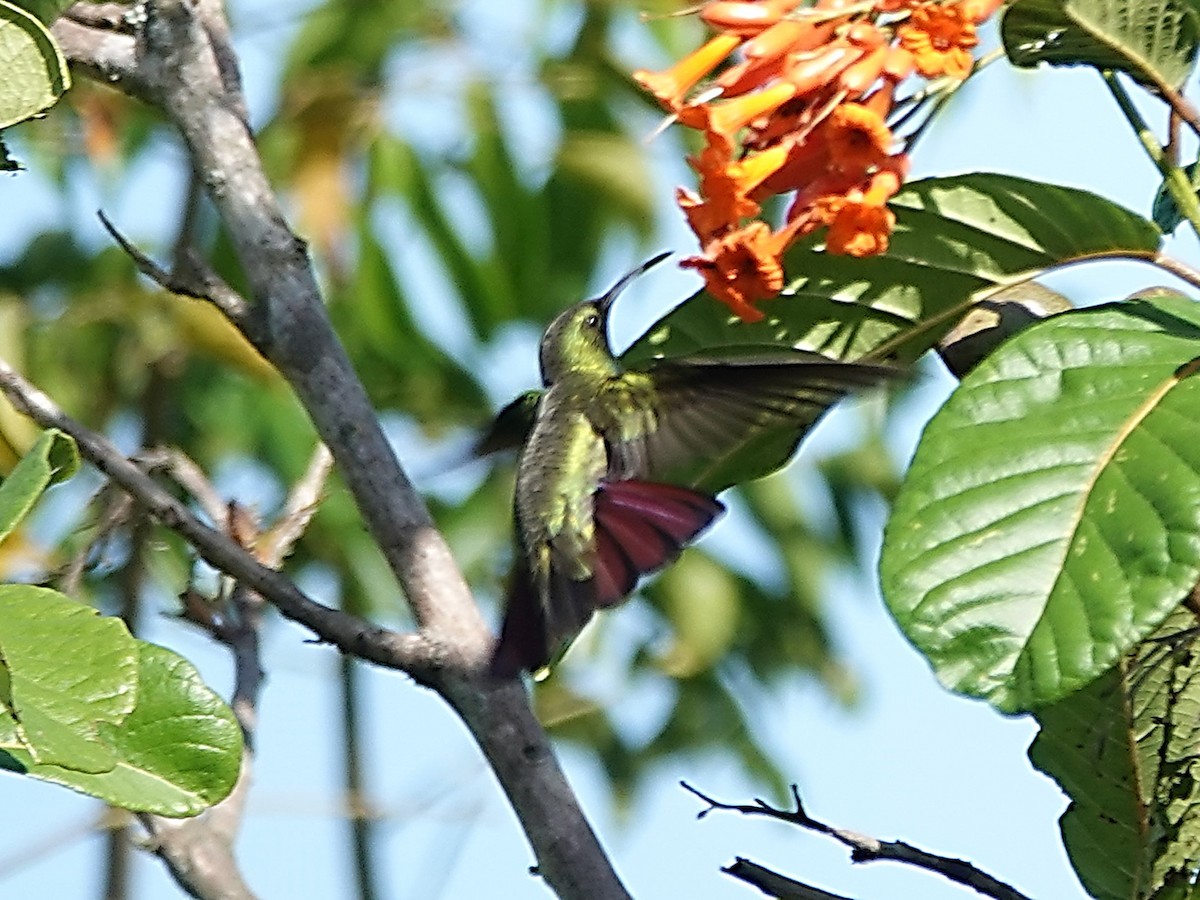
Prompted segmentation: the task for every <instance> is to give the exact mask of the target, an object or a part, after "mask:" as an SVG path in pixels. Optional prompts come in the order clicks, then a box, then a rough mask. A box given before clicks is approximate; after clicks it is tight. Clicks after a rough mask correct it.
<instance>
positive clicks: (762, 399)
mask: <svg viewBox="0 0 1200 900" xmlns="http://www.w3.org/2000/svg"><path fill="white" fill-rule="evenodd" d="M646 372H647V374H649V375H651V376H652V377H653V381H654V410H655V415H654V420H653V426H652V427H647V428H646V429H644V430H643V432H642V433H641V434H639V435H636V436H634V437H632V438H628V439H625V440H615V441H614V440H611V439H610V445H609V446H610V466H609V472H610V476H611V477H616V478H639V479H648V480H652V481H677V480H680V479H682V480H684V481H685V482H686V481H687V476H686V475H682V474H681V473H687V472H688V471H689V470H692V469H694V468H695V467H696V466H697V465H701V464H704V463H707V462H711V461H714V460H720V459H723V458H725V457H727V456H729V455H730V454H732V453H734V452H735V451H737V450H738V449H739V448H740V447H742V446H745V445H747V444H748V443H749V442H750V441H752V440H753V439H754V438H755V437H757V436H761V435H763V434H765V433H767V432H772V431H779V432H783V433H788V432H795V434H796V437H797V438H798V437H799V436H800V434H802V433H803V431H804V430H805V429H807V428H808V427H809V426H811V425H812V424H813V423H814V422H816V420H817V419H818V418H820V416H821V415H822V414H823V413H824V412H825V411H826V410H827V409H828V408H829V407H830V406H832V405H833V404H834V403H835V402H837V401H838V400H839V399H840V398H841V397H843V396H845V395H846V394H848V393H850V392H851V391H854V390H857V389H860V388H864V387H870V386H872V385H876V384H879V383H881V382H883V381H886V380H888V379H889V378H894V377H896V375H897V374H898V370H897V369H895V368H893V367H891V366H885V365H876V364H869V363H846V362H836V361H832V360H827V359H825V358H824V357H813V356H811V355H809V354H801V353H796V354H789V355H788V356H785V357H782V358H780V357H745V358H735V359H733V360H728V359H726V360H711V359H680V360H671V361H662V362H658V363H655V364H653V365H652V366H649V367H647V369H646Z"/></svg>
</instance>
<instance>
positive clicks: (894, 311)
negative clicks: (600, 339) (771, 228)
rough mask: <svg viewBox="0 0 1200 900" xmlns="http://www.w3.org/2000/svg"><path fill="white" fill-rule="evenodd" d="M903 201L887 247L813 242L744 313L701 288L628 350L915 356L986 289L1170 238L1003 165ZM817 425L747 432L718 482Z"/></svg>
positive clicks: (761, 468) (769, 460)
mask: <svg viewBox="0 0 1200 900" xmlns="http://www.w3.org/2000/svg"><path fill="white" fill-rule="evenodd" d="M893 206H894V208H895V211H896V216H897V222H896V230H895V234H894V236H893V241H892V246H891V247H890V249H889V250H888V252H887V253H886V254H884V255H883V256H879V257H870V258H866V259H851V258H848V257H843V256H833V255H830V254H826V253H822V252H819V250H818V248H817V246H816V245H815V244H813V243H811V242H810V243H808V244H805V245H802V246H800V247H798V248H796V249H794V250H793V251H791V252H790V253H789V256H788V260H787V262H788V271H789V272H791V273H799V272H803V273H804V274H803V275H802V276H801V277H799V278H797V279H796V280H795V281H794V282H793V283H792V285H791V287H790V288H789V290H788V291H787V292H785V294H784V295H783V296H781V297H779V298H778V299H776V300H774V301H771V302H769V303H766V304H764V305H763V309H764V311H765V312H766V313H767V318H766V319H765V320H763V321H761V322H756V323H750V324H747V323H744V322H741V321H738V320H736V319H733V318H731V317H730V316H729V315H728V313H727V312H726V311H725V307H723V306H721V305H720V304H718V303H716V302H715V301H712V300H711V299H710V298H708V297H707V296H706V295H705V294H703V293H701V294H698V295H696V296H695V297H693V298H692V299H690V300H688V301H687V302H685V303H684V304H683V305H682V306H680V307H678V308H677V309H675V310H674V311H672V312H670V313H668V314H667V315H666V316H664V317H663V318H662V319H660V320H659V322H657V323H656V324H655V325H654V326H652V327H651V328H650V330H649V331H648V332H647V333H646V334H645V336H643V337H642V338H641V339H640V340H638V341H637V342H636V343H635V344H634V345H633V346H632V347H631V348H630V349H629V351H628V352H627V353H626V354H625V356H624V359H625V360H626V361H627V362H631V363H635V362H638V361H641V360H645V359H647V358H649V357H653V356H667V357H670V356H678V355H686V354H689V353H699V354H704V355H709V356H711V355H714V354H717V353H720V352H722V351H732V350H739V349H742V350H744V349H746V348H751V349H757V350H768V351H778V350H780V349H782V348H788V347H794V348H798V349H803V350H815V351H818V352H820V353H823V354H825V355H827V356H833V357H836V358H839V359H859V358H864V357H865V358H879V357H888V358H898V359H900V360H911V359H915V358H916V357H917V356H919V355H920V354H921V353H923V352H924V351H925V350H927V349H929V348H930V347H932V346H934V345H935V344H936V343H937V342H938V341H939V340H941V339H942V337H943V336H944V335H945V334H946V333H947V332H948V331H950V329H951V328H952V327H953V326H954V325H955V323H956V322H958V321H959V320H960V319H961V318H962V317H963V315H964V314H965V313H966V312H967V311H968V310H970V309H971V307H972V305H974V304H976V303H978V302H979V301H980V299H981V298H982V297H984V296H985V292H988V291H997V290H998V289H999V288H1000V287H1001V286H1003V285H1006V284H1008V283H1010V282H1012V281H1015V280H1017V279H1019V278H1026V277H1029V275H1031V274H1036V273H1038V272H1040V271H1042V270H1044V269H1047V268H1050V267H1053V266H1055V265H1058V264H1062V263H1066V262H1069V261H1072V260H1076V259H1080V258H1084V257H1087V256H1088V255H1090V254H1095V253H1103V252H1109V251H1123V250H1124V251H1130V252H1133V253H1147V252H1149V251H1152V250H1154V249H1155V248H1156V247H1157V246H1158V243H1159V241H1160V239H1161V235H1160V233H1159V231H1158V229H1157V228H1156V227H1155V226H1154V225H1153V224H1152V223H1150V222H1148V221H1146V220H1145V219H1143V218H1141V217H1140V216H1137V215H1135V214H1134V213H1132V212H1129V211H1128V210H1126V209H1124V208H1122V207H1120V206H1117V205H1116V204H1113V203H1110V202H1109V201H1107V200H1104V199H1102V198H1100V197H1097V196H1096V195H1094V194H1089V193H1087V192H1086V191H1079V190H1075V189H1072V188H1065V187H1055V186H1053V185H1045V184H1040V183H1037V182H1032V181H1025V180H1023V179H1020V178H1012V177H1010V176H1005V175H971V176H960V177H954V178H933V179H928V180H925V181H918V182H915V183H913V184H911V185H909V186H908V187H907V188H905V190H904V191H902V192H901V193H900V194H899V195H898V196H897V197H896V199H895V201H894V203H893ZM806 430H807V428H801V429H795V430H792V431H781V430H777V429H776V430H771V429H759V430H757V431H753V432H748V433H747V435H746V442H745V444H744V446H743V447H742V448H741V449H739V450H737V451H735V452H734V453H731V454H729V456H728V458H727V460H726V461H725V462H724V463H723V468H722V471H721V473H720V474H721V475H722V478H721V479H719V481H717V482H714V483H705V484H703V485H702V486H703V487H706V488H710V489H719V488H723V487H725V486H727V485H728V484H730V483H736V482H740V481H747V480H750V479H752V478H758V477H761V476H762V475H765V474H767V473H769V472H771V471H773V470H775V469H777V468H779V466H781V465H783V464H784V463H785V462H786V461H787V460H788V459H789V458H791V456H792V454H793V453H794V452H795V448H796V444H797V442H798V441H799V440H800V439H801V437H803V434H804V432H805V431H806Z"/></svg>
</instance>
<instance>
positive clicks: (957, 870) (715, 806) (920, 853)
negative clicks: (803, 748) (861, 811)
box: [679, 781, 1030, 900]
mask: <svg viewBox="0 0 1200 900" xmlns="http://www.w3.org/2000/svg"><path fill="white" fill-rule="evenodd" d="M679 784H680V785H681V786H682V787H683V789H684V790H685V791H688V792H689V793H691V794H694V795H695V796H696V797H698V798H700V799H701V800H703V801H704V802H705V803H707V804H708V808H707V809H702V810H701V811H700V812H699V813H698V814H697V817H698V818H704V817H705V816H707V815H708V814H709V813H710V812H713V811H714V810H731V811H733V812H739V813H742V814H743V815H747V816H766V817H767V818H770V819H777V820H779V821H780V822H789V823H791V824H792V825H799V826H800V827H801V828H807V829H808V830H809V831H815V832H817V833H818V834H827V835H829V836H830V837H832V838H834V839H835V840H837V841H839V842H840V843H842V844H845V845H846V846H847V847H849V848H850V859H851V860H852V861H853V862H856V863H862V862H875V861H877V860H890V861H891V862H900V863H905V864H907V865H910V866H916V867H917V868H920V869H925V870H927V871H929V872H936V873H937V874H939V875H942V876H943V877H945V878H948V879H950V880H951V881H953V882H956V883H958V884H961V885H963V886H965V887H969V888H972V889H973V890H975V891H978V892H979V893H980V894H982V895H983V896H985V897H992V898H994V900H1030V898H1029V897H1027V896H1026V895H1025V894H1022V893H1021V892H1020V891H1018V890H1016V889H1015V888H1013V887H1011V886H1010V885H1007V884H1005V883H1004V882H1003V881H1000V880H999V879H997V878H993V877H992V876H991V875H988V874H987V873H986V872H983V871H981V870H980V869H978V868H977V867H976V866H974V865H972V864H971V863H969V862H967V861H966V860H962V859H953V858H951V857H948V856H939V855H937V854H936V853H930V852H928V851H926V850H922V849H920V848H919V847H914V846H913V845H912V844H906V843H905V842H904V841H881V840H879V839H878V838H873V837H869V836H868V835H865V834H859V833H858V832H856V831H848V830H846V829H844V828H835V827H833V826H832V825H826V824H825V823H824V822H820V821H818V820H817V819H814V818H812V816H810V815H809V814H808V813H807V812H805V811H804V804H803V803H802V802H801V800H800V791H799V788H797V787H796V785H794V784H793V785H792V798H793V800H794V801H795V803H796V808H795V809H794V810H787V809H777V808H776V807H774V806H771V805H770V804H769V803H767V802H766V801H765V800H760V799H758V798H755V800H754V803H753V804H737V803H722V802H721V801H720V800H714V799H713V798H712V797H710V796H708V795H707V794H704V793H702V792H701V791H699V790H697V789H696V788H694V787H692V786H691V785H690V784H688V783H687V782H686V781H681V782H680V783H679Z"/></svg>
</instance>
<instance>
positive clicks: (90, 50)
mask: <svg viewBox="0 0 1200 900" xmlns="http://www.w3.org/2000/svg"><path fill="white" fill-rule="evenodd" d="M89 5H90V4H87V3H80V4H77V6H78V7H80V8H82V7H86V6H89ZM71 9H72V11H75V9H76V8H75V7H72V8H71ZM86 19H87V15H86V13H84V14H83V15H82V16H81V18H75V16H73V15H70V14H67V15H63V16H61V17H59V19H58V20H57V21H55V22H54V24H53V25H51V26H50V33H51V34H53V35H54V39H55V40H56V41H58V45H59V46H60V47H61V48H62V51H63V54H64V55H65V56H66V58H67V59H68V60H69V61H70V62H71V64H72V65H74V66H77V67H78V68H80V69H82V70H83V71H84V72H85V73H86V74H87V75H89V76H90V77H92V78H94V79H95V80H96V81H99V82H102V83H104V84H108V85H112V86H114V87H120V88H121V90H123V91H125V92H126V93H128V94H131V95H132V96H134V97H138V98H140V99H143V100H148V99H150V97H151V95H152V93H153V91H152V87H151V85H149V84H148V83H147V82H146V80H145V79H144V78H143V77H142V75H141V72H140V71H139V69H138V61H137V44H136V41H135V40H134V37H133V35H131V34H122V33H121V32H119V31H115V30H113V29H110V28H97V27H94V25H92V24H90V23H87V22H86Z"/></svg>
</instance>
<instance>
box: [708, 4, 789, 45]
mask: <svg viewBox="0 0 1200 900" xmlns="http://www.w3.org/2000/svg"><path fill="white" fill-rule="evenodd" d="M799 5H800V0H713V2H712V3H706V4H705V5H704V8H703V9H701V10H700V18H701V19H703V20H704V22H705V24H707V25H708V27H709V28H711V29H713V31H724V32H729V33H730V34H737V35H741V36H742V37H754V36H755V35H757V34H760V33H761V32H763V31H764V30H766V29H767V28H770V27H771V26H772V25H775V24H776V23H778V22H779V21H780V19H782V18H783V17H784V16H785V15H787V14H788V13H790V12H791V11H792V10H793V9H795V8H796V7H797V6H799Z"/></svg>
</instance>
